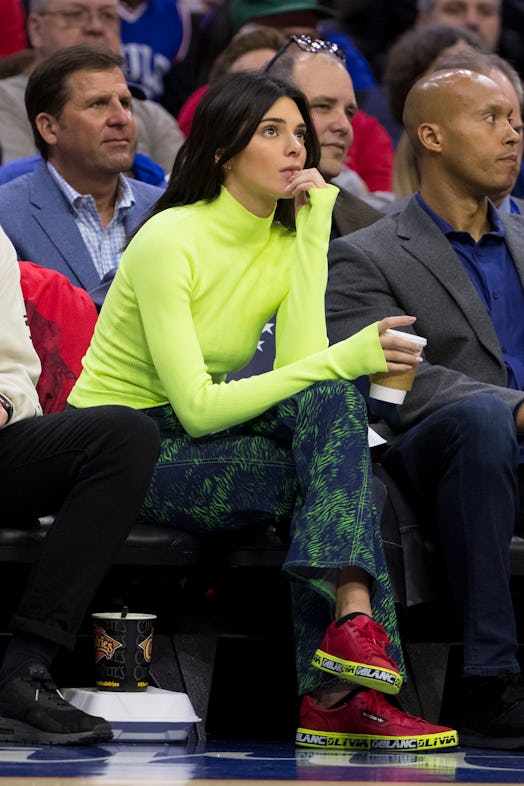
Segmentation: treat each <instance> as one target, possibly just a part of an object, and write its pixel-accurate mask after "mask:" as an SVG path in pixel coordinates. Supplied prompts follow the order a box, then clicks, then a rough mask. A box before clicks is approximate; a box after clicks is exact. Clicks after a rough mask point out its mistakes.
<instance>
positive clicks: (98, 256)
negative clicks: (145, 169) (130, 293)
mask: <svg viewBox="0 0 524 786" xmlns="http://www.w3.org/2000/svg"><path fill="white" fill-rule="evenodd" d="M47 168H48V169H49V172H50V173H51V176H52V177H53V179H54V180H55V182H56V184H57V186H58V188H59V189H60V191H61V192H62V194H63V195H64V197H65V198H66V200H67V203H68V204H69V205H70V207H71V212H72V214H73V216H74V219H75V222H76V225H77V227H78V230H79V232H80V234H81V235H82V240H83V241H84V243H85V245H86V247H87V250H88V252H89V255H90V256H91V259H92V260H93V264H94V266H95V268H96V269H97V271H98V273H99V275H100V280H102V278H103V277H104V276H105V275H106V273H109V271H110V270H113V269H114V268H116V267H118V263H119V262H120V256H121V254H122V249H123V247H124V243H125V242H126V239H127V238H126V229H125V226H124V219H125V216H126V214H127V212H128V211H129V209H130V208H131V207H132V206H133V205H134V204H135V198H134V196H133V192H132V190H131V186H130V185H129V183H128V181H127V178H125V177H124V176H123V175H122V174H120V175H119V176H118V177H119V181H118V192H117V197H116V201H115V212H114V215H113V218H112V219H111V221H110V222H109V224H108V225H107V226H106V227H104V226H102V222H101V220H100V215H99V213H98V209H97V207H96V203H95V200H94V198H93V197H92V196H91V194H79V193H78V191H76V190H75V189H74V188H73V187H72V186H70V185H69V183H67V182H66V181H65V180H64V178H63V177H62V176H61V175H60V173H59V172H58V171H57V170H56V169H55V167H54V166H53V165H52V164H51V163H49V161H48V162H47Z"/></svg>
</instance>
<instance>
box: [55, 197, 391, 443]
mask: <svg viewBox="0 0 524 786" xmlns="http://www.w3.org/2000/svg"><path fill="white" fill-rule="evenodd" d="M336 195H337V189H336V188H335V187H334V186H329V187H328V188H323V189H313V190H311V192H310V198H309V201H308V204H306V205H305V206H303V207H302V208H301V209H300V211H299V214H298V217H297V230H296V233H295V232H291V231H289V230H287V229H285V228H284V227H283V226H282V225H281V224H279V223H278V222H274V221H273V215H270V216H268V217H267V218H259V217H258V216H255V215H254V214H252V213H250V212H249V211H248V210H246V209H245V208H244V207H243V206H242V205H241V204H239V203H238V202H237V201H236V200H235V199H234V198H233V197H232V196H231V194H229V192H228V191H227V190H226V189H225V188H222V190H221V193H220V195H219V197H218V198H217V199H215V200H214V201H212V202H197V203H195V204H192V205H187V206H183V207H174V208H169V209H167V210H164V211H162V212H161V213H158V214H157V215H155V216H153V218H151V219H150V220H149V221H147V223H146V224H145V225H144V226H143V227H142V228H141V229H140V231H139V232H138V233H137V234H136V236H135V237H134V238H133V240H132V241H131V243H130V244H129V247H128V248H127V250H126V251H125V253H124V255H123V256H122V260H121V262H120V266H119V269H118V271H117V274H116V276H115V279H114V281H113V283H112V285H111V287H110V289H109V292H108V295H107V298H106V300H105V303H104V306H103V308H102V311H101V313H100V316H99V319H98V323H97V325H96V329H95V333H94V336H93V339H92V342H91V345H90V347H89V349H88V351H87V354H86V356H85V357H84V360H83V366H84V370H83V371H82V373H81V375H80V378H79V379H78V381H77V383H76V385H75V387H74V388H73V390H72V392H71V394H70V396H69V402H70V403H71V404H72V405H73V406H75V407H88V406H96V405H101V404H125V405H128V406H130V407H134V408H135V409H141V408H145V407H154V406H160V405H163V404H167V403H170V404H171V406H172V407H173V409H174V411H175V413H176V415H177V417H178V419H179V420H180V422H181V423H182V425H183V426H184V428H185V429H186V431H187V432H188V433H189V434H190V435H191V436H193V437H200V436H204V435H206V434H209V433H212V432H216V431H220V430H222V429H225V428H228V427H230V426H233V425H236V424H238V423H242V422H244V421H246V420H249V419H251V418H253V417H255V416H257V415H259V414H261V413H262V412H264V411H265V410H267V409H269V407H271V406H273V405H274V404H276V403H277V402H278V401H281V400H283V399H286V398H288V397H289V396H292V395H294V394H295V393H298V392H299V391H301V390H303V389H304V388H306V387H308V386H309V385H311V384H313V383H314V382H317V381H319V380H322V379H354V378H355V377H358V376H360V375H362V374H369V373H372V372H375V371H385V370H386V361H385V358H384V354H383V352H382V348H381V346H380V343H379V338H378V330H377V326H376V324H375V325H371V326H369V327H367V328H365V329H364V330H362V331H360V332H359V333H357V334H356V335H355V336H351V337H350V338H348V339H346V340H344V341H341V342H340V343H338V344H335V345H333V346H332V347H328V340H327V334H326V324H325V317H324V292H325V288H326V282H327V258H326V257H327V246H328V243H329V234H330V228H331V211H332V208H333V204H334V201H335V199H336ZM275 313H276V314H277V327H276V348H277V351H276V359H275V365H274V369H273V370H272V371H269V372H267V373H265V374H260V375H258V376H253V377H249V378H247V379H242V380H238V381H231V382H226V375H227V372H228V371H236V370H238V369H241V368H243V367H244V366H245V365H246V363H247V362H248V361H249V360H250V358H251V357H252V356H253V354H254V352H255V351H256V347H257V342H258V339H259V337H260V334H261V331H262V329H263V327H264V325H265V324H266V322H267V321H268V320H269V319H270V318H271V317H272V316H273V315H274V314H275Z"/></svg>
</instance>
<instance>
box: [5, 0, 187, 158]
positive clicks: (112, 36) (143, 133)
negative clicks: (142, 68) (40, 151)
mask: <svg viewBox="0 0 524 786" xmlns="http://www.w3.org/2000/svg"><path fill="white" fill-rule="evenodd" d="M27 28H28V35H29V40H30V43H31V46H32V48H33V51H34V59H33V61H32V62H31V63H30V64H29V67H28V69H27V71H25V72H24V73H19V74H17V75H15V76H12V77H9V78H7V79H2V80H0V145H1V147H2V151H3V158H2V163H6V162H7V161H10V160H11V159H12V158H24V157H26V156H31V155H34V154H35V153H36V148H35V142H34V139H33V134H32V131H31V126H30V124H29V121H28V119H27V115H26V111H25V106H24V95H25V89H26V86H27V80H28V75H29V73H30V71H31V69H32V68H34V67H36V66H37V65H39V64H40V63H42V62H43V61H44V60H45V59H46V58H48V57H49V56H50V55H52V54H54V53H55V52H57V51H58V50H60V49H63V48H65V47H68V46H72V45H74V44H99V45H103V46H107V47H108V48H109V49H111V50H112V51H113V52H115V53H116V54H120V49H121V39H120V20H119V17H118V10H117V0H82V2H81V3H73V2H71V0H31V13H30V14H29V16H28V19H27ZM133 113H134V115H135V122H136V136H137V149H138V151H139V152H140V153H144V154H145V155H147V156H149V158H151V159H152V160H153V161H154V162H155V163H157V164H158V165H159V166H161V167H162V169H163V170H164V171H165V172H170V171H171V167H172V165H173V161H174V159H175V155H176V152H177V150H178V149H179V147H180V145H181V144H182V141H183V134H182V132H181V131H180V129H179V128H178V125H177V123H176V120H175V119H174V118H173V117H172V116H171V115H170V114H169V112H167V111H166V110H165V109H164V108H163V107H161V106H160V105H159V104H157V103H156V101H147V100H140V99H139V98H137V100H135V102H134V103H133Z"/></svg>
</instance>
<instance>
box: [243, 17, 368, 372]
mask: <svg viewBox="0 0 524 786" xmlns="http://www.w3.org/2000/svg"><path fill="white" fill-rule="evenodd" d="M262 29H263V28H259V29H258V31H253V32H252V33H246V34H245V35H244V36H242V38H240V39H238V43H239V44H240V43H241V41H242V40H243V39H244V38H247V37H248V36H254V35H256V33H257V32H261V31H262ZM267 29H270V28H267ZM302 47H304V48H302ZM343 57H344V55H343V53H342V51H341V50H339V49H338V48H337V47H336V46H335V47H332V46H331V45H330V44H329V42H327V41H319V40H314V41H312V40H311V39H310V38H309V36H302V37H298V36H297V37H295V38H293V39H292V40H291V45H288V46H286V47H283V48H282V50H281V53H279V55H278V57H275V58H273V61H272V63H271V64H270V63H268V64H267V65H266V67H265V72H266V73H268V74H269V75H270V76H272V77H274V78H277V79H281V80H283V81H287V82H290V83H291V84H293V85H295V87H298V88H299V89H300V90H302V92H303V93H304V95H305V96H306V98H307V100H308V102H309V108H310V111H311V119H312V120H313V124H314V126H315V131H316V133H317V136H318V140H319V143H320V161H319V164H318V169H319V171H320V174H321V175H322V177H323V178H324V179H325V180H326V181H327V182H330V181H335V182H336V184H337V187H338V194H337V198H336V201H335V205H334V207H333V213H332V218H331V238H335V237H341V236H342V235H346V234H348V233H349V232H354V231H355V230H356V229H360V228H362V227H365V226H369V224H372V223H373V222H374V221H378V219H379V218H382V213H379V212H378V210H375V209H374V208H373V207H371V206H370V205H368V204H367V203H366V202H364V201H363V200H362V199H359V198H358V197H357V196H355V195H354V194H353V193H352V192H351V191H350V190H346V189H345V188H343V187H341V185H340V174H341V172H342V171H346V170H347V168H346V166H345V164H344V162H345V160H346V158H347V154H348V150H349V148H350V147H351V144H352V141H353V129H352V120H353V118H354V116H355V113H356V112H357V100H356V98H355V92H354V90H353V85H352V84H351V77H350V76H349V74H348V72H347V69H346V67H345V65H344V61H343ZM347 171H348V172H349V170H347ZM273 326H274V319H272V320H271V321H270V322H268V323H267V324H266V325H264V328H263V330H262V335H261V336H260V340H259V342H258V345H257V352H256V353H255V355H254V357H253V358H252V360H251V361H250V363H249V364H248V366H247V368H245V369H242V370H241V371H240V372H238V373H236V374H232V375H230V376H231V377H232V378H235V379H240V378H242V377H245V376H246V375H248V374H257V373H263V372H265V371H269V370H270V369H271V367H272V365H273V360H274V357H275V336H274V333H273Z"/></svg>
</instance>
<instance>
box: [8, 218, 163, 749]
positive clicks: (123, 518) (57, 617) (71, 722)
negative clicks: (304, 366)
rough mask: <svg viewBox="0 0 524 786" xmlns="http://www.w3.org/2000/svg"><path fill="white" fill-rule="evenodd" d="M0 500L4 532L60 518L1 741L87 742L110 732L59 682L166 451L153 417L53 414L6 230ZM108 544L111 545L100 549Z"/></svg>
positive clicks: (12, 681)
mask: <svg viewBox="0 0 524 786" xmlns="http://www.w3.org/2000/svg"><path fill="white" fill-rule="evenodd" d="M0 282H1V283H0V314H1V315H2V317H1V320H2V337H1V339H0V343H1V346H2V351H1V353H0V379H1V382H0V496H1V499H2V523H3V525H4V526H6V525H7V526H8V525H9V524H10V523H11V522H13V523H14V522H20V521H27V520H31V519H35V518H36V517H39V516H45V515H49V514H56V515H55V520H54V523H53V525H52V528H51V531H50V533H49V535H48V536H47V538H46V539H45V541H44V543H43V545H42V549H41V551H40V553H39V556H38V558H37V560H36V562H35V564H34V565H33V569H32V572H31V575H30V577H29V580H28V583H27V586H26V588H25V592H24V595H23V597H22V600H21V602H20V604H19V606H18V609H17V611H16V613H15V615H14V617H13V619H12V622H11V625H10V628H11V631H12V633H13V636H12V637H11V638H10V639H9V642H8V645H7V650H6V652H5V655H4V659H3V661H2V665H1V667H0V741H1V742H2V743H3V744H13V743H17V744H21V745H46V744H54V745H56V744H60V745H85V744H87V743H98V742H104V741H107V740H110V739H111V737H112V732H111V727H110V725H109V724H108V723H107V722H106V721H105V720H104V719H103V718H98V717H94V716H91V715H87V714H86V713H85V712H82V711H81V710H78V709H76V708H75V707H73V706H72V705H71V704H69V703H68V702H66V701H65V700H64V699H63V697H62V695H61V694H60V692H59V691H58V689H57V687H56V685H55V683H54V682H53V679H52V677H51V674H50V671H49V670H50V669H51V668H52V664H53V662H54V660H55V657H56V655H57V654H58V653H59V652H60V650H62V649H66V650H72V649H73V647H74V643H75V639H76V634H77V632H78V629H79V627H80V625H81V623H82V621H83V619H84V616H85V614H86V612H87V609H88V606H89V604H90V602H91V600H92V598H93V596H94V593H95V591H96V590H97V588H98V586H99V584H100V582H101V580H102V578H103V577H104V575H105V573H106V572H107V570H108V569H109V567H110V565H111V563H112V562H113V559H114V556H115V554H116V553H117V551H118V549H119V548H120V546H121V545H122V543H123V542H124V540H125V538H126V536H127V534H128V532H129V530H130V528H131V526H132V524H133V523H134V521H135V518H136V516H137V514H138V510H139V507H140V503H141V501H142V498H143V496H144V493H145V490H146V488H147V484H148V483H149V480H150V477H151V472H152V469H153V466H154V463H155V459H156V456H157V452H158V430H157V428H156V426H155V424H154V423H153V422H152V420H151V419H150V418H147V417H144V416H143V415H141V413H139V412H133V411H132V410H131V409H128V408H127V407H122V406H115V407H97V408H96V409H92V410H87V409H84V410H81V411H77V410H73V409H69V410H67V411H66V412H58V413H55V414H53V415H43V416H41V417H39V416H40V415H41V408H40V403H39V400H38V397H37V394H36V390H35V382H36V380H37V378H38V374H39V371H40V364H39V362H38V357H37V355H36V352H35V350H34V347H33V345H32V343H31V339H30V336H29V331H28V329H27V325H26V321H25V312H24V304H23V300H22V293H21V291H20V274H19V269H18V265H17V263H16V256H15V252H14V249H13V247H12V245H11V243H10V242H9V240H8V239H7V237H6V235H5V234H4V233H3V232H2V231H1V230H0ZM101 543H103V548H100V544H101Z"/></svg>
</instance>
